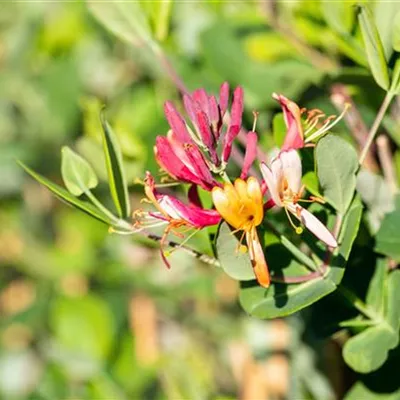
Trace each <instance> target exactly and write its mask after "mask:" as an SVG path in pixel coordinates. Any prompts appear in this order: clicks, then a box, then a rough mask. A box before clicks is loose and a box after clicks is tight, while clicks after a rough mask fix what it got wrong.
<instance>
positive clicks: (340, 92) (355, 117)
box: [331, 83, 379, 172]
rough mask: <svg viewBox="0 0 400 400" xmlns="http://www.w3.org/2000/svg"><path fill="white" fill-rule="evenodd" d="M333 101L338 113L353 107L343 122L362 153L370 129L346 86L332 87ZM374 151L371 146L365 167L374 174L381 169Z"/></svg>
mask: <svg viewBox="0 0 400 400" xmlns="http://www.w3.org/2000/svg"><path fill="white" fill-rule="evenodd" d="M331 101H332V103H333V105H334V106H335V107H336V109H337V110H338V111H342V110H343V107H344V106H345V104H346V103H347V104H350V105H351V107H349V109H348V111H347V113H346V114H345V115H344V117H343V120H344V121H345V123H346V125H347V127H348V128H349V131H350V133H351V134H352V136H353V137H354V139H355V141H356V142H357V145H358V152H359V153H361V152H362V149H363V148H364V146H365V144H366V141H367V137H368V128H367V126H366V125H365V123H364V121H363V119H362V116H361V114H360V112H359V111H358V108H357V106H356V104H355V103H354V101H353V99H352V98H351V96H350V94H349V91H348V90H347V88H346V86H345V85H343V84H341V83H337V84H335V85H332V87H331ZM373 150H374V148H373V146H371V148H370V149H369V151H368V153H367V155H366V158H365V161H364V163H363V166H364V167H365V168H367V169H369V170H371V171H373V172H376V171H378V170H379V167H378V164H377V163H376V160H375V157H374V155H373Z"/></svg>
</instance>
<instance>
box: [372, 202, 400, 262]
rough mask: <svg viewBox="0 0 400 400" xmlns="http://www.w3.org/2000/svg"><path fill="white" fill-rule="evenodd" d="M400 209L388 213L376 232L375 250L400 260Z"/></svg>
mask: <svg viewBox="0 0 400 400" xmlns="http://www.w3.org/2000/svg"><path fill="white" fill-rule="evenodd" d="M399 226H400V209H399V208H396V210H395V211H393V212H391V213H389V214H386V216H385V218H384V219H383V221H382V224H381V227H380V229H379V231H378V233H377V234H376V245H375V251H377V252H378V253H382V254H385V255H387V256H389V257H391V258H393V259H394V260H396V261H400V230H399Z"/></svg>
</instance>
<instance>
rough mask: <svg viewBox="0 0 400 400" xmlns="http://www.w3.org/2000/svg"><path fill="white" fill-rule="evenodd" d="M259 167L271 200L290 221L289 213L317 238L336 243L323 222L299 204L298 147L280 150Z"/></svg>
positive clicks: (300, 189)
mask: <svg viewBox="0 0 400 400" xmlns="http://www.w3.org/2000/svg"><path fill="white" fill-rule="evenodd" d="M260 168H261V172H262V175H263V178H264V180H265V183H266V184H267V186H268V189H269V192H270V194H271V198H272V200H273V201H274V203H275V205H276V206H278V207H283V208H284V209H285V211H286V213H287V215H288V217H289V220H290V221H291V219H290V214H292V215H294V216H295V217H296V218H297V219H298V220H299V221H300V222H301V223H302V224H303V225H304V226H305V227H306V228H307V229H308V230H310V231H311V232H312V233H313V234H314V235H315V236H316V237H317V238H318V239H320V240H322V241H323V242H324V243H326V244H327V245H328V246H330V247H337V242H336V239H335V238H334V236H333V235H332V233H331V232H330V231H329V230H328V229H327V228H326V226H325V225H324V224H322V222H321V221H320V220H319V219H317V218H316V217H315V216H314V215H313V214H311V213H310V212H309V211H308V210H306V209H305V208H303V207H302V206H301V205H300V204H298V202H299V201H301V196H302V192H303V187H302V185H301V175H302V167H301V160H300V156H299V155H298V153H297V151H296V150H289V151H282V152H281V153H280V154H279V156H278V157H277V158H275V159H274V160H273V161H272V163H271V166H270V167H268V166H267V165H266V164H264V163H261V166H260ZM289 213H290V214H289ZM292 225H293V223H292ZM301 231H302V228H301V227H296V232H298V233H301Z"/></svg>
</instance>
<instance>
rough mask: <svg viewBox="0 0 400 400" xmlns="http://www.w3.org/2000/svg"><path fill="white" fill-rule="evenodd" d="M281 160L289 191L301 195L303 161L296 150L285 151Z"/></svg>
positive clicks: (281, 155)
mask: <svg viewBox="0 0 400 400" xmlns="http://www.w3.org/2000/svg"><path fill="white" fill-rule="evenodd" d="M279 158H280V160H281V163H282V171H283V176H284V177H285V178H286V180H287V183H288V185H289V189H290V190H291V191H292V192H293V193H299V191H300V188H301V174H302V168H301V159H300V156H299V154H298V153H297V151H296V150H289V151H283V152H282V153H281V154H280V155H279Z"/></svg>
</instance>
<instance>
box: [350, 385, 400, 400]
mask: <svg viewBox="0 0 400 400" xmlns="http://www.w3.org/2000/svg"><path fill="white" fill-rule="evenodd" d="M399 398H400V389H398V390H396V391H393V392H392V391H391V393H382V392H380V391H379V390H378V391H377V392H375V391H373V389H370V388H368V387H367V386H365V385H364V384H363V383H362V382H360V381H359V382H357V383H356V384H355V385H353V387H352V388H351V389H350V390H349V392H348V393H347V394H346V397H345V399H344V400H361V399H362V400H399Z"/></svg>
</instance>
